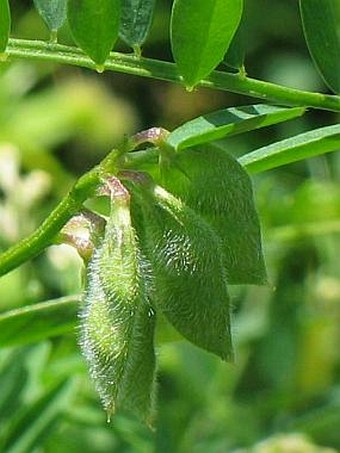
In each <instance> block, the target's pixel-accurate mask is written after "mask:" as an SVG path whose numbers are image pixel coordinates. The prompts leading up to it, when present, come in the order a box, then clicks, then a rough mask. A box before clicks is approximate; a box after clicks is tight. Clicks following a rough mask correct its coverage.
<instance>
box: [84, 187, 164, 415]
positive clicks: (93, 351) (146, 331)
mask: <svg viewBox="0 0 340 453" xmlns="http://www.w3.org/2000/svg"><path fill="white" fill-rule="evenodd" d="M150 278H151V277H150V268H149V265H148V264H147V261H146V259H144V258H143V257H142V255H141V253H140V250H139V247H138V243H137V238H136V234H135V230H134V229H133V227H132V225H131V220H130V211H129V196H128V194H127V193H125V194H123V195H121V194H118V195H113V197H112V207H111V215H110V218H109V220H108V222H107V225H106V230H105V235H104V238H103V242H102V244H101V246H100V247H99V248H98V249H97V250H96V251H95V252H94V255H93V257H92V260H91V262H90V264H89V267H88V281H87V286H86V290H85V300H84V308H83V310H82V312H81V315H80V317H81V338H80V344H81V348H82V351H83V354H84V356H85V358H86V360H87V362H88V365H89V368H90V373H91V376H92V378H93V381H94V383H95V386H96V388H97V391H98V393H99V395H100V397H101V400H102V403H103V405H104V408H105V410H106V411H107V413H108V416H110V415H111V414H112V413H114V412H115V409H119V408H125V409H128V410H132V411H133V412H135V413H137V414H138V415H139V416H140V417H142V418H143V419H145V420H146V421H148V422H150V420H151V418H152V411H153V399H154V387H155V353H154V345H153V337H154V325H155V315H154V311H153V309H152V307H151V305H150V301H149V297H148V293H147V285H148V284H149V283H150V282H149V280H150Z"/></svg>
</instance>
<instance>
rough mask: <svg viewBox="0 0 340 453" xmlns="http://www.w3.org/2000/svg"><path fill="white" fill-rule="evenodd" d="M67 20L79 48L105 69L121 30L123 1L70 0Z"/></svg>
mask: <svg viewBox="0 0 340 453" xmlns="http://www.w3.org/2000/svg"><path fill="white" fill-rule="evenodd" d="M67 6H68V8H67V17H68V22H69V26H70V29H71V33H72V36H73V38H74V40H75V42H76V43H77V44H78V46H79V47H80V48H81V49H82V50H83V51H84V52H85V53H86V54H87V55H89V57H91V58H92V60H93V61H94V62H95V63H97V65H99V66H101V65H103V64H104V63H105V60H106V59H107V57H108V56H109V53H110V51H111V50H112V47H113V45H114V43H115V42H116V39H117V37H118V31H119V21H120V6H121V1H120V0H96V1H93V0H68V4H67Z"/></svg>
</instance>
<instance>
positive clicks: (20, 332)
mask: <svg viewBox="0 0 340 453" xmlns="http://www.w3.org/2000/svg"><path fill="white" fill-rule="evenodd" d="M78 303H79V299H78V298H77V297H63V298H61V299H56V300H51V301H48V302H43V303H40V304H36V305H27V306H25V307H22V308H18V309H15V310H11V311H8V312H5V313H2V314H1V315H0V347H7V346H14V345H23V344H27V343H32V342H36V341H41V340H44V339H45V338H49V337H53V336H58V335H62V334H64V333H66V332H70V331H72V330H73V329H74V327H75V323H76V320H77V311H78Z"/></svg>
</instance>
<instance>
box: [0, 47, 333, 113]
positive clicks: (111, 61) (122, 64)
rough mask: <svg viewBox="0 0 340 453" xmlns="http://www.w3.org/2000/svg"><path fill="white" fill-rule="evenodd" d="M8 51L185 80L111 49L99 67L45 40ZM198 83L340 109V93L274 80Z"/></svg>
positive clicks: (164, 66) (226, 77) (215, 77)
mask: <svg viewBox="0 0 340 453" xmlns="http://www.w3.org/2000/svg"><path fill="white" fill-rule="evenodd" d="M6 54H7V58H8V59H10V60H15V59H27V60H31V61H37V60H39V61H50V62H54V63H62V64H69V65H74V66H79V67H84V68H89V69H94V70H98V71H99V72H102V71H103V70H108V71H116V72H122V73H125V74H132V75H136V76H140V77H149V78H153V79H159V80H165V81H168V82H175V83H180V84H182V83H183V82H182V78H181V76H180V75H179V74H178V71H177V67H176V64H175V63H170V62H166V61H161V60H153V59H150V58H144V57H137V56H135V55H130V54H123V53H118V52H111V54H110V56H109V58H108V59H107V61H106V62H105V65H103V66H102V67H100V68H98V67H97V66H96V64H95V63H94V62H93V61H92V60H91V59H90V58H89V57H87V56H86V55H85V54H84V53H83V52H82V51H81V50H80V49H78V48H77V47H71V46H65V45H61V44H56V43H52V42H45V41H37V40H24V39H13V38H12V39H10V40H9V42H8V46H7V50H6ZM198 86H201V87H207V88H212V89H215V90H224V91H231V92H234V93H239V94H244V95H246V96H250V97H255V98H260V99H265V100H266V101H274V102H276V103H279V104H281V105H288V106H291V105H295V106H305V107H312V108H316V109H324V110H332V111H338V112H340V96H334V95H327V94H322V93H312V92H309V91H301V90H297V89H293V88H288V87H284V86H280V85H276V84H274V83H270V82H264V81H260V80H256V79H251V78H248V77H245V76H244V75H238V74H229V73H227V72H222V71H213V72H212V74H211V75H210V76H209V77H208V78H206V79H203V80H201V81H200V82H199V84H198Z"/></svg>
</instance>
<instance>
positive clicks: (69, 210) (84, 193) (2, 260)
mask: <svg viewBox="0 0 340 453" xmlns="http://www.w3.org/2000/svg"><path fill="white" fill-rule="evenodd" d="M99 183H100V176H99V168H98V167H95V168H94V169H93V170H91V171H90V172H88V173H86V174H85V175H83V176H82V177H81V178H80V179H79V180H78V181H77V182H76V184H75V185H74V186H73V188H72V189H71V191H70V192H69V193H68V194H67V195H66V197H65V198H64V199H63V200H62V201H61V202H60V203H59V204H58V205H57V207H56V208H55V209H54V210H53V211H52V212H51V214H50V215H49V216H48V217H47V218H46V219H45V221H44V222H43V223H42V224H41V225H40V227H38V228H37V229H36V231H34V232H33V233H32V234H31V235H30V236H28V237H26V238H24V239H22V240H21V241H20V242H18V243H17V244H15V245H14V246H13V247H11V248H9V249H8V250H7V251H6V252H4V253H3V254H2V255H0V275H4V274H6V273H7V272H9V271H11V270H13V269H15V268H16V267H18V266H20V264H22V263H24V262H25V261H27V260H28V259H32V258H34V257H35V256H37V255H39V253H41V252H42V251H43V250H44V249H45V248H46V247H48V246H49V245H51V244H52V243H53V239H54V237H55V236H56V235H57V234H58V233H59V231H60V230H61V228H62V227H63V226H64V225H65V223H66V222H67V221H68V220H69V219H70V218H71V217H72V216H73V215H74V214H76V213H77V212H78V211H79V210H80V209H81V206H82V203H83V202H84V201H85V200H86V199H87V198H88V197H89V196H90V194H91V193H92V192H93V190H94V189H95V188H96V187H97V186H98V184H99Z"/></svg>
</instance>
